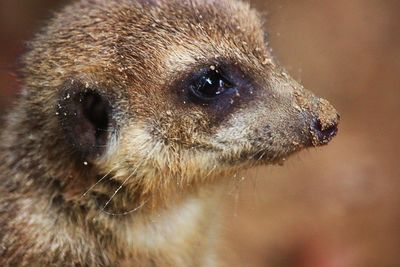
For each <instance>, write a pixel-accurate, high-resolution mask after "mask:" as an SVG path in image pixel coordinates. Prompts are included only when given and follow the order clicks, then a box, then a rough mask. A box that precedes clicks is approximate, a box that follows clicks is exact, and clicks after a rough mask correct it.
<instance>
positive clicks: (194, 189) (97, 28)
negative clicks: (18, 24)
mask: <svg viewBox="0 0 400 267" xmlns="http://www.w3.org/2000/svg"><path fill="white" fill-rule="evenodd" d="M265 36H266V34H265V31H264V27H263V19H262V17H261V16H260V15H259V14H258V13H257V12H256V11H255V10H253V9H252V8H251V7H250V6H249V4H247V3H244V2H241V1H236V0H218V1H217V0H183V1H181V0H153V1H150V0H148V1H145V0H141V1H139V0H136V1H135V0H110V1H105V0H80V1H76V2H74V3H72V4H70V5H68V6H66V7H65V8H64V9H62V10H61V11H60V12H58V13H56V14H55V16H54V18H53V19H52V20H51V21H50V22H49V23H48V24H47V26H46V27H45V28H44V29H43V30H42V31H41V32H40V33H39V34H38V35H37V36H36V37H35V39H34V40H33V41H32V42H31V43H30V48H29V51H28V52H27V53H26V55H25V56H24V57H23V62H24V68H23V70H22V74H23V89H22V93H21V95H20V97H19V99H18V100H17V103H16V105H15V107H14V108H13V109H12V111H11V112H10V113H9V114H8V116H7V118H6V123H5V125H4V127H3V128H4V129H3V130H2V133H1V139H0V148H1V149H0V266H122V267H123V266H207V267H211V266H217V265H219V262H218V260H217V255H216V252H215V242H216V240H217V236H218V234H217V232H218V230H217V226H216V225H218V224H217V223H216V222H215V220H216V218H217V217H218V214H219V210H218V202H219V196H220V195H221V194H222V193H223V189H224V184H226V183H228V182H229V179H230V177H232V175H233V174H234V173H236V172H237V171H240V170H244V169H247V168H250V167H254V166H257V165H266V164H275V163H279V162H280V161H281V160H282V159H284V158H286V157H288V156H290V155H291V154H293V153H295V152H297V151H300V150H301V149H303V148H307V147H314V146H320V145H325V144H327V143H328V142H329V141H330V140H331V139H332V138H333V137H334V136H335V134H336V132H337V125H338V122H339V115H338V113H337V112H336V110H335V109H334V108H333V107H332V106H331V105H330V104H329V103H328V102H327V101H326V100H324V99H322V98H319V97H317V96H314V95H313V94H312V93H311V92H309V91H307V90H306V89H304V88H303V87H302V86H301V85H300V84H298V83H297V82H296V81H295V80H293V79H292V78H290V76H289V75H288V74H287V73H286V72H285V71H284V69H283V68H281V67H279V65H277V64H276V62H275V60H274V59H273V57H272V55H271V52H270V50H269V48H268V40H266V37H265Z"/></svg>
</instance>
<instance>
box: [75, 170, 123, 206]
mask: <svg viewBox="0 0 400 267" xmlns="http://www.w3.org/2000/svg"><path fill="white" fill-rule="evenodd" d="M116 168H117V167H114V168H112V169H111V170H110V171H109V172H108V173H107V174H106V175H104V176H103V177H102V178H101V179H100V180H98V181H97V182H96V183H95V184H94V185H92V186H91V187H90V188H89V189H88V190H87V191H86V192H85V193H84V194H83V195H82V196H81V197H82V198H83V197H85V196H86V195H87V194H89V192H90V191H92V190H93V189H94V188H95V187H96V186H98V185H99V184H100V183H101V182H102V181H104V179H106V178H107V176H108V175H110V173H112V172H113V171H114V170H115V169H116Z"/></svg>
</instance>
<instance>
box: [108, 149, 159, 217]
mask: <svg viewBox="0 0 400 267" xmlns="http://www.w3.org/2000/svg"><path fill="white" fill-rule="evenodd" d="M156 148H157V146H154V147H153V149H152V150H151V151H150V152H149V153H148V155H147V157H146V158H144V159H143V160H142V161H141V162H140V163H139V164H138V165H137V166H136V168H135V169H134V170H133V172H132V173H131V174H130V175H129V176H128V177H127V178H126V179H125V180H124V182H123V183H122V184H121V185H120V186H119V187H118V188H117V190H115V192H114V194H112V196H111V197H110V199H109V200H108V201H107V202H106V204H105V205H104V206H103V208H102V209H101V211H103V212H104V211H105V208H106V207H107V206H108V205H109V204H110V203H111V201H112V200H113V198H114V197H115V196H116V195H117V194H118V192H119V191H120V190H121V189H122V188H123V187H124V186H125V184H126V183H127V182H128V181H129V179H130V178H132V177H133V175H134V174H135V173H136V172H137V170H138V169H139V167H141V166H142V164H143V163H144V162H146V161H147V160H148V159H149V157H150V155H151V154H152V153H153V152H154V150H155V149H156Z"/></svg>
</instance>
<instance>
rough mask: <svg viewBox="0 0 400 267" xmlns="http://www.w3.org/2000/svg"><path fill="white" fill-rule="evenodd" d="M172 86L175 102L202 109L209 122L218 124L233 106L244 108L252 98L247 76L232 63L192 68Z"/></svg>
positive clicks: (187, 107)
mask: <svg viewBox="0 0 400 267" xmlns="http://www.w3.org/2000/svg"><path fill="white" fill-rule="evenodd" d="M180 77H181V78H180V79H178V80H177V81H176V82H175V83H174V84H173V85H172V88H174V89H175V90H177V91H175V92H178V95H177V99H176V100H177V101H176V104H177V106H178V107H181V108H183V109H187V111H190V110H191V109H198V108H200V109H202V110H203V111H204V112H206V114H208V116H207V119H208V120H209V121H210V122H211V123H218V121H222V120H223V119H224V118H225V117H227V116H228V115H229V114H230V113H232V112H234V110H235V109H238V108H244V107H246V105H249V103H251V100H252V99H254V98H255V96H256V92H255V88H254V87H253V82H252V80H251V78H249V77H248V76H247V75H245V74H244V72H243V71H241V69H240V68H239V66H237V64H235V63H230V62H220V63H215V62H214V63H211V64H204V65H203V67H202V66H200V67H199V66H197V67H193V68H192V69H191V71H187V72H185V73H183V74H181V75H180Z"/></svg>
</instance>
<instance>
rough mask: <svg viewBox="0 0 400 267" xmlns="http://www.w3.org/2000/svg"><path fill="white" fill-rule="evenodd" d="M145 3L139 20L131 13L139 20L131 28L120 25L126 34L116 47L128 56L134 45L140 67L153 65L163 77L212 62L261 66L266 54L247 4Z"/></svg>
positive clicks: (259, 27)
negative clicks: (245, 63) (220, 61)
mask: <svg viewBox="0 0 400 267" xmlns="http://www.w3.org/2000/svg"><path fill="white" fill-rule="evenodd" d="M145 2H146V3H144V4H143V5H142V7H141V9H138V10H137V12H139V13H140V12H142V13H143V15H141V16H138V15H137V14H132V16H134V17H139V20H138V21H137V23H136V25H129V24H128V25H126V24H125V21H124V22H123V24H124V25H123V26H124V27H125V28H126V27H128V28H129V27H130V26H131V27H132V30H128V31H121V32H122V33H123V34H125V39H124V40H123V41H122V42H120V43H119V44H118V46H119V48H120V49H119V51H120V52H121V53H128V54H129V53H131V51H135V50H138V49H137V47H135V46H138V45H139V46H140V49H139V50H138V52H139V53H141V52H142V53H143V54H144V56H139V57H141V58H145V59H146V60H145V62H142V63H143V64H142V66H144V65H149V64H154V66H158V67H162V68H163V69H162V71H163V73H164V74H165V75H167V76H169V74H168V73H167V72H165V69H168V70H171V71H175V70H181V69H182V68H184V67H187V66H188V65H191V64H196V63H199V62H203V63H204V62H210V60H213V59H215V60H216V61H218V58H225V59H229V61H230V62H238V63H240V64H243V63H244V62H246V61H249V60H250V61H251V59H252V60H253V61H260V60H261V61H263V60H264V59H265V57H267V56H268V54H269V52H268V49H267V48H266V46H265V43H264V41H265V40H264V31H263V27H262V21H261V19H260V17H259V15H258V13H257V12H256V11H254V10H253V9H251V8H250V6H249V4H246V3H243V2H239V1H232V0H220V1H214V0H208V1H205V0H197V1H196V0H192V1H190V0H184V1H162V0H161V1H150V3H149V2H148V1H145ZM128 8H129V7H128ZM123 20H124V19H123ZM132 37H134V39H135V40H132ZM124 56H128V58H129V55H124ZM154 62H155V63H154ZM248 63H250V64H249V65H251V63H252V62H248Z"/></svg>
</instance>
